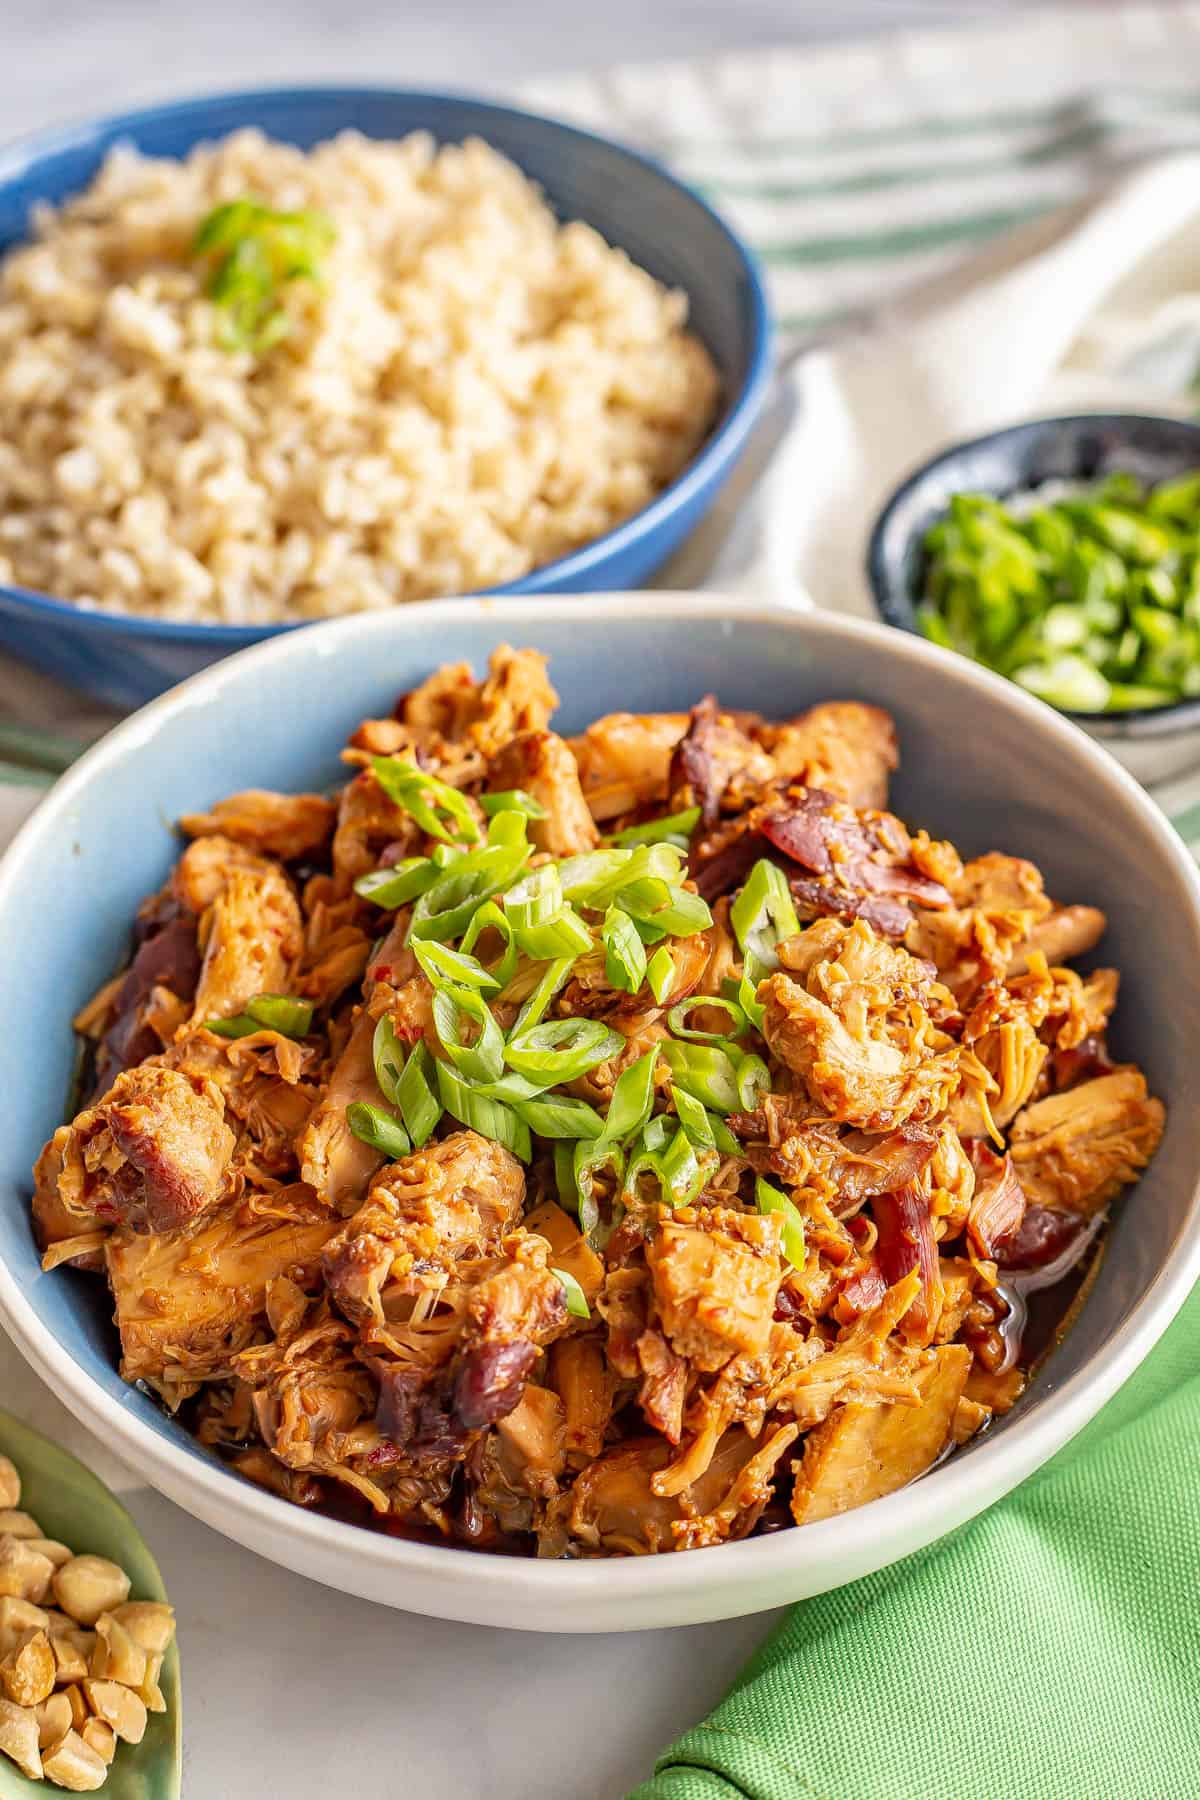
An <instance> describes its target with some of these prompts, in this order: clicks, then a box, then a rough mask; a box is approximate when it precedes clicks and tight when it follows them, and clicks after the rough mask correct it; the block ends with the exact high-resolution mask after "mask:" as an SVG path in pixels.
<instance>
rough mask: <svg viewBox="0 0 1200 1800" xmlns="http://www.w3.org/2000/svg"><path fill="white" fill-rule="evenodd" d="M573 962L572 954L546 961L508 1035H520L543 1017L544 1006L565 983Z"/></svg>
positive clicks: (515, 1036)
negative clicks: (535, 984) (536, 982)
mask: <svg viewBox="0 0 1200 1800" xmlns="http://www.w3.org/2000/svg"><path fill="white" fill-rule="evenodd" d="M574 964H575V958H574V957H573V956H558V957H555V959H554V961H553V962H550V963H547V965H546V967H545V969H544V970H543V971H542V974H541V976H540V977H539V978H538V984H537V986H536V987H535V988H534V990H533V992H532V993H531V994H530V995H529V998H528V999H527V1000H526V1002H525V1004H524V1006H522V1008H521V1010H520V1012H519V1013H518V1014H517V1016H516V1018H515V1019H514V1020H513V1027H512V1030H511V1032H510V1033H509V1036H510V1037H514V1038H518V1037H520V1036H521V1034H522V1033H523V1032H525V1031H528V1029H529V1027H530V1026H531V1025H536V1024H537V1023H538V1021H539V1020H540V1019H542V1018H544V1017H545V1013H546V1008H547V1007H548V1006H549V1004H550V1002H551V1001H552V1000H553V998H554V996H555V994H557V993H558V991H559V989H560V988H562V987H564V986H565V985H566V982H567V977H568V976H569V975H570V973H571V970H572V968H573V966H574Z"/></svg>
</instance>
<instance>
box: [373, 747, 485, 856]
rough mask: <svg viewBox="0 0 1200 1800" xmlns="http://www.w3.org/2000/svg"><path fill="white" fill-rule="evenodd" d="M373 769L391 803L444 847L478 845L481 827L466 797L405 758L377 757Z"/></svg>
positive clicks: (374, 759) (374, 758) (374, 757)
mask: <svg viewBox="0 0 1200 1800" xmlns="http://www.w3.org/2000/svg"><path fill="white" fill-rule="evenodd" d="M371 768H372V770H373V771H374V775H375V779H376V781H377V782H378V783H379V785H380V787H381V788H382V789H383V791H384V793H385V794H386V795H387V797H388V799H389V800H391V801H393V802H394V803H395V805H397V806H399V807H402V808H403V810H404V811H405V812H406V813H408V814H409V815H410V817H412V818H413V819H415V820H416V822H417V824H418V825H419V826H420V827H421V830H422V831H424V832H426V833H427V834H428V836H430V837H435V838H441V839H442V841H443V842H444V843H447V844H456V843H463V842H466V843H470V844H474V843H477V842H478V840H479V835H480V832H479V823H478V820H477V819H476V817H475V814H474V813H473V812H472V811H471V807H470V804H469V802H468V801H467V799H466V798H465V796H464V795H462V794H460V793H459V791H458V789H457V788H452V787H451V786H450V785H449V783H448V782H445V781H440V780H439V779H438V777H437V776H436V775H430V774H429V773H428V772H427V771H426V770H424V769H419V768H418V767H417V765H416V763H411V762H408V761H406V760H405V758H404V757H402V756H373V757H372V758H371Z"/></svg>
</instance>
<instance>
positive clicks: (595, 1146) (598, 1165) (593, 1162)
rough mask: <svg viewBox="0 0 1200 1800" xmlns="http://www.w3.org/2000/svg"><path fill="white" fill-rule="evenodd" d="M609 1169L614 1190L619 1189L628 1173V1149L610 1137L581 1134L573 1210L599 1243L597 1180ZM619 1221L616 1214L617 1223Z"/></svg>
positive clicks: (574, 1159) (573, 1164) (581, 1225)
mask: <svg viewBox="0 0 1200 1800" xmlns="http://www.w3.org/2000/svg"><path fill="white" fill-rule="evenodd" d="M605 1170H608V1171H610V1172H611V1175H612V1180H613V1187H614V1190H615V1191H616V1192H617V1193H619V1192H620V1188H621V1182H622V1180H623V1178H624V1175H625V1152H624V1151H623V1150H622V1149H621V1147H620V1145H619V1144H614V1143H612V1142H610V1140H609V1139H608V1138H607V1137H601V1138H592V1139H588V1138H581V1139H580V1140H579V1142H578V1143H577V1144H576V1145H575V1151H574V1155H573V1157H572V1159H571V1177H572V1189H573V1192H572V1197H571V1201H570V1202H569V1203H568V1204H569V1206H570V1210H571V1211H572V1212H574V1213H576V1214H577V1216H578V1218H579V1228H580V1230H581V1231H582V1232H583V1235H584V1236H585V1237H586V1238H587V1239H588V1241H589V1242H590V1243H592V1244H593V1245H595V1244H597V1237H598V1227H599V1224H600V1203H599V1201H598V1200H597V1198H596V1183H597V1180H598V1178H599V1177H600V1175H602V1174H603V1173H604V1171H605ZM616 1223H617V1219H616V1216H615V1214H614V1218H613V1225H614V1226H615V1225H616Z"/></svg>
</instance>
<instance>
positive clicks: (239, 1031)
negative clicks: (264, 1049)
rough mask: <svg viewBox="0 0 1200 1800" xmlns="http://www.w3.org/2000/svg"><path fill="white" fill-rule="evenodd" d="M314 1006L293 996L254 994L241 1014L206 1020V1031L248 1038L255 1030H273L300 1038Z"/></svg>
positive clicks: (309, 1023)
mask: <svg viewBox="0 0 1200 1800" xmlns="http://www.w3.org/2000/svg"><path fill="white" fill-rule="evenodd" d="M312 1016H313V1003H312V1001H311V1000H298V999H297V998H296V997H295V995H293V994H256V995H255V997H254V999H253V1000H248V1001H247V1002H246V1007H245V1010H244V1011H243V1012H240V1013H234V1014H233V1015H232V1017H231V1018H228V1019H206V1020H205V1022H204V1028H205V1030H206V1031H215V1032H216V1034H217V1036H218V1037H227V1038H242V1037H250V1036H251V1035H252V1034H253V1033H254V1032H256V1031H274V1032H277V1033H278V1034H279V1036H280V1037H288V1038H302V1037H306V1036H307V1035H308V1032H309V1030H310V1028H311V1026H312Z"/></svg>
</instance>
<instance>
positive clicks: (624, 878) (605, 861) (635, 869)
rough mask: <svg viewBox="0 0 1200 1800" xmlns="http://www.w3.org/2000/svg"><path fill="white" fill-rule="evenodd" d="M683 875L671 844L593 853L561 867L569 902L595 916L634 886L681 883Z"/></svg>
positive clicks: (587, 853) (575, 858)
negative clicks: (680, 879)
mask: <svg viewBox="0 0 1200 1800" xmlns="http://www.w3.org/2000/svg"><path fill="white" fill-rule="evenodd" d="M681 871H682V862H681V858H680V854H679V851H678V850H676V849H675V848H674V847H673V846H672V845H670V844H641V845H639V846H638V847H637V848H636V849H633V850H625V849H622V850H589V851H587V852H585V853H584V854H583V855H582V856H572V857H569V858H568V859H567V861H566V862H561V863H559V865H558V873H559V879H560V880H561V882H562V889H563V893H564V895H565V896H566V898H567V899H568V900H570V901H573V902H574V903H575V904H576V905H578V906H586V907H589V908H590V909H591V910H592V911H594V912H603V911H604V910H605V909H606V908H607V907H608V906H609V905H610V904H611V902H612V901H613V900H615V899H616V897H617V895H618V893H619V892H620V890H621V889H622V888H623V887H625V886H627V885H628V884H629V883H631V882H635V883H636V882H639V881H664V882H677V881H678V880H679V878H680V874H681Z"/></svg>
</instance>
